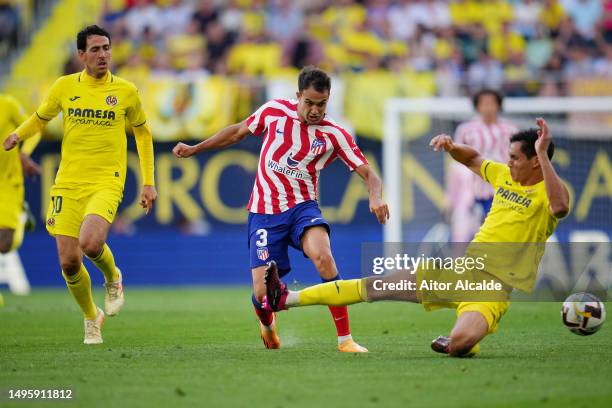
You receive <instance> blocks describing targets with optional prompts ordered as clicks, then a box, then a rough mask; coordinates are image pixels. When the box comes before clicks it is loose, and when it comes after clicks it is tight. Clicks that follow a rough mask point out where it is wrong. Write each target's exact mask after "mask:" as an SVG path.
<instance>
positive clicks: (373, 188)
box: [355, 164, 389, 224]
mask: <svg viewBox="0 0 612 408" xmlns="http://www.w3.org/2000/svg"><path fill="white" fill-rule="evenodd" d="M355 172H356V173H357V174H359V176H360V177H361V178H362V179H363V181H364V183H365V185H366V187H367V188H368V193H369V195H370V212H371V213H372V214H374V215H375V216H376V219H377V220H378V222H379V223H381V224H384V223H386V222H387V220H388V219H389V206H388V205H387V203H385V201H384V200H383V199H382V181H381V180H380V177H378V174H376V172H375V171H374V170H372V168H371V167H370V166H368V165H367V164H364V165H363V166H359V167H357V168H356V169H355Z"/></svg>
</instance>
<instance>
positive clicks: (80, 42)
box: [76, 24, 111, 51]
mask: <svg viewBox="0 0 612 408" xmlns="http://www.w3.org/2000/svg"><path fill="white" fill-rule="evenodd" d="M90 35H100V36H102V37H106V38H108V43H109V44H110V42H111V38H110V34H109V33H108V31H106V30H105V29H103V28H102V27H100V26H97V25H95V24H94V25H90V26H87V27H85V28H84V29H82V30H81V31H79V33H78V34H77V41H76V43H77V50H81V51H87V38H88V37H89V36H90Z"/></svg>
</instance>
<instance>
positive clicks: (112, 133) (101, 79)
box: [4, 25, 157, 344]
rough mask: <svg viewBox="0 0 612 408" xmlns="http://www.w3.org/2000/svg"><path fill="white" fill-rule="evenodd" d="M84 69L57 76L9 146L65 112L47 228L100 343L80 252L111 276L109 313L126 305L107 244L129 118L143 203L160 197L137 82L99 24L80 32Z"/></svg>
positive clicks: (90, 335) (97, 313)
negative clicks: (124, 73)
mask: <svg viewBox="0 0 612 408" xmlns="http://www.w3.org/2000/svg"><path fill="white" fill-rule="evenodd" d="M76 43H77V49H78V53H79V58H80V59H81V62H82V63H83V65H84V66H85V69H84V70H83V71H82V72H79V73H76V74H72V75H66V76H63V77H60V78H59V79H58V80H57V81H55V83H54V84H53V86H52V87H51V90H50V91H49V94H48V95H47V97H46V99H45V100H44V101H43V103H42V104H41V105H40V107H39V108H38V109H37V110H36V112H35V113H34V114H33V115H32V116H31V117H30V118H29V119H28V120H26V121H25V122H24V123H22V124H21V126H19V128H17V130H15V131H14V132H13V133H12V134H10V135H9V136H8V137H7V138H6V140H5V141H4V148H5V149H6V150H11V149H12V148H14V147H15V146H17V144H18V143H19V141H20V140H25V139H27V138H29V137H32V136H33V135H35V134H36V133H38V132H39V131H40V130H41V129H42V128H44V127H45V126H46V125H47V123H48V122H49V121H50V120H51V119H53V118H54V117H55V116H57V115H58V114H59V113H60V112H61V113H62V114H63V119H64V137H63V139H62V158H61V162H60V166H59V170H58V171H57V175H56V177H55V184H54V185H53V187H52V188H51V202H50V204H49V210H48V212H47V230H48V231H49V233H50V234H51V235H52V236H54V237H55V241H56V243H57V252H58V255H59V261H60V265H61V267H62V275H63V276H64V279H65V280H66V285H67V286H68V290H69V291H70V293H71V294H72V296H73V298H74V299H75V301H76V302H77V303H78V305H79V307H80V308H81V310H82V311H83V315H84V316H85V322H84V323H85V336H84V340H83V342H84V343H85V344H99V343H102V332H101V328H102V324H103V323H104V318H105V315H104V312H103V311H102V310H101V309H100V308H98V307H97V306H96V305H95V303H94V301H93V297H92V291H91V280H90V277H89V273H88V272H87V269H85V265H83V254H85V255H86V256H87V257H88V258H89V259H91V260H92V262H93V263H94V264H95V265H96V266H97V267H98V269H100V270H101V271H102V273H103V274H104V279H105V281H106V283H105V288H106V296H105V305H104V306H105V310H106V313H107V314H108V315H110V316H113V315H116V314H118V313H119V310H120V309H121V307H122V306H123V302H124V296H123V284H122V277H121V273H120V272H119V270H118V269H117V267H116V266H115V260H114V257H113V254H112V252H111V250H110V248H109V247H108V245H107V244H106V239H107V236H108V232H109V230H110V227H111V224H112V222H113V220H114V218H115V214H116V211H117V207H118V206H119V203H120V202H121V199H122V198H123V187H124V184H125V173H126V170H127V140H126V135H125V126H126V122H127V123H129V124H130V125H131V126H132V128H133V131H134V137H135V139H136V147H137V149H138V155H139V158H140V167H141V171H142V178H143V186H142V193H141V196H140V205H141V206H142V207H144V208H146V211H147V213H149V211H150V210H151V208H152V206H153V202H154V201H155V199H156V197H157V192H156V191H155V187H154V180H153V141H152V136H151V132H150V131H149V129H148V127H147V125H146V117H145V114H144V111H143V110H142V107H141V103H140V97H139V96H138V91H137V90H136V87H135V86H134V85H133V84H132V83H131V82H128V81H126V80H124V79H121V78H118V77H116V76H114V75H113V74H112V73H111V72H110V71H109V67H110V60H111V41H110V35H109V34H108V32H106V31H105V30H104V29H102V28H100V27H98V26H95V25H94V26H89V27H86V28H85V29H83V30H82V31H80V32H79V33H78V34H77V41H76Z"/></svg>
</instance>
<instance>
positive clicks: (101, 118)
mask: <svg viewBox="0 0 612 408" xmlns="http://www.w3.org/2000/svg"><path fill="white" fill-rule="evenodd" d="M68 120H69V121H71V122H72V123H73V124H76V125H93V126H112V125H113V123H112V122H111V121H113V120H115V112H114V111H112V110H109V109H91V108H69V109H68Z"/></svg>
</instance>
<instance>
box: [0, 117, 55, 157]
mask: <svg viewBox="0 0 612 408" xmlns="http://www.w3.org/2000/svg"><path fill="white" fill-rule="evenodd" d="M47 123H48V122H47V121H46V120H43V119H41V118H39V117H38V115H37V114H36V113H34V114H33V115H32V116H30V117H29V118H28V119H27V120H26V121H25V122H23V123H22V124H21V125H20V126H19V127H18V128H17V129H16V130H15V131H14V132H13V133H11V134H10V135H8V136H7V137H6V138H5V139H4V143H3V147H4V150H11V149H13V148H15V146H17V145H18V144H19V142H21V141H22V140H27V139H29V138H31V137H32V136H35V135H37V134H38V133H40V131H41V130H42V129H43V128H44V127H45V126H46V125H47Z"/></svg>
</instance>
